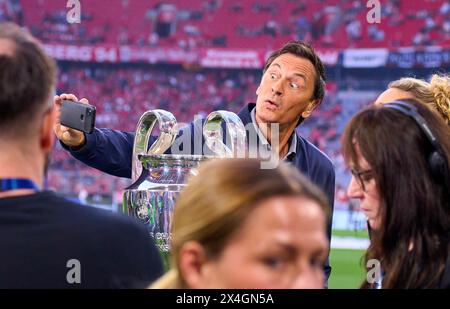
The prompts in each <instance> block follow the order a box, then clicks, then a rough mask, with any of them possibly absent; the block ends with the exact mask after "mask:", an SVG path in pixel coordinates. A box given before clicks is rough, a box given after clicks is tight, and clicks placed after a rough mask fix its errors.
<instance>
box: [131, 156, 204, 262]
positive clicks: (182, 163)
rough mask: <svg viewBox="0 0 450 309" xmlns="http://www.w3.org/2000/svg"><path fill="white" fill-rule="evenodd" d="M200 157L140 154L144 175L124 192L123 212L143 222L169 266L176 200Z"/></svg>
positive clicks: (197, 164)
mask: <svg viewBox="0 0 450 309" xmlns="http://www.w3.org/2000/svg"><path fill="white" fill-rule="evenodd" d="M207 159H209V158H208V157H206V156H200V155H187V156H186V155H140V156H139V160H140V162H141V163H142V168H143V170H142V174H141V176H140V177H139V179H138V180H137V181H136V182H135V183H133V184H132V185H131V186H130V187H129V188H127V190H126V191H125V193H124V199H123V212H124V213H125V214H128V215H129V216H132V217H135V218H136V219H138V220H139V221H140V222H142V223H143V224H144V225H145V226H146V228H147V231H148V233H149V235H150V236H151V237H152V238H153V239H154V241H155V244H156V246H157V247H158V249H159V251H160V253H161V257H162V259H163V264H164V268H165V269H168V267H169V258H170V248H171V239H172V237H171V230H172V217H173V210H174V205H175V201H176V199H177V197H178V195H179V194H180V192H181V191H182V190H183V188H184V187H185V186H186V182H187V180H188V179H189V177H191V176H195V175H196V173H197V167H198V166H199V164H200V163H201V162H203V161H205V160H207Z"/></svg>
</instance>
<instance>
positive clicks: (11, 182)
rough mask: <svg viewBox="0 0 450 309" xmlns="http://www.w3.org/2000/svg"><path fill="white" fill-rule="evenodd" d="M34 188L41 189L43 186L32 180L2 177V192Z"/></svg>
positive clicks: (0, 185) (0, 190) (0, 182)
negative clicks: (40, 186)
mask: <svg viewBox="0 0 450 309" xmlns="http://www.w3.org/2000/svg"><path fill="white" fill-rule="evenodd" d="M22 189H32V190H35V191H41V188H39V186H38V185H37V184H36V183H35V182H34V181H32V180H29V179H21V178H0V192H5V191H12V190H22Z"/></svg>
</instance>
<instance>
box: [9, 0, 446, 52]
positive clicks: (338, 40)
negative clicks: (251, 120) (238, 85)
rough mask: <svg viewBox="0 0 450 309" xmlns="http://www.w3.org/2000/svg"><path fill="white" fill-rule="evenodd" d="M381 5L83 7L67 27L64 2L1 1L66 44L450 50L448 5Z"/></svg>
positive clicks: (116, 3)
mask: <svg viewBox="0 0 450 309" xmlns="http://www.w3.org/2000/svg"><path fill="white" fill-rule="evenodd" d="M63 2H64V1H63ZM380 3H381V6H380V14H379V16H378V13H376V12H375V11H371V9H373V8H372V7H367V6H366V5H365V1H360V0H353V1H346V0H327V1H325V0H317V1H296V0H280V1H274V0H258V1H243V0H227V1H223V0H195V1H189V3H187V2H186V1H184V0H172V1H170V2H168V3H166V2H164V3H162V2H161V3H159V2H156V1H148V2H144V1H128V0H110V1H108V4H106V3H105V4H102V5H98V2H95V1H85V2H82V10H81V13H82V14H81V23H79V24H78V23H75V24H69V23H68V22H67V19H66V15H67V12H68V11H67V10H68V9H67V8H66V7H65V3H64V5H62V4H61V3H60V4H55V1H43V0H1V1H0V20H8V19H9V20H14V21H16V22H18V23H20V24H23V25H25V26H27V27H29V28H30V29H31V30H32V32H33V33H34V34H35V35H36V36H38V37H39V38H40V39H42V40H43V41H44V42H48V43H65V44H88V45H95V44H102V43H105V44H114V45H135V46H141V47H161V46H162V47H168V46H180V47H182V48H185V49H195V48H198V47H205V46H221V47H232V48H236V47H246V48H248V47H251V48H263V49H267V48H273V47H274V46H279V45H280V44H282V43H284V42H285V41H287V40H291V39H301V40H305V41H309V42H314V45H315V46H316V47H329V48H339V49H341V48H349V47H398V46H428V45H449V44H450V4H449V3H448V1H445V0H386V1H381V2H380ZM377 16H378V17H379V18H380V19H379V23H378V22H377V21H376V17H377ZM374 21H375V22H374Z"/></svg>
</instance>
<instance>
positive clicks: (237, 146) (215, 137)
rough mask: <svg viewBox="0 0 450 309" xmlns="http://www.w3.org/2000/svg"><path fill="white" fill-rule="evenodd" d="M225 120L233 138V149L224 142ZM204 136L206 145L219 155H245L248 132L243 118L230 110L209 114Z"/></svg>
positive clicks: (231, 144)
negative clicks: (223, 129) (223, 128)
mask: <svg viewBox="0 0 450 309" xmlns="http://www.w3.org/2000/svg"><path fill="white" fill-rule="evenodd" d="M223 121H225V125H226V129H227V132H228V134H229V137H230V138H231V141H230V142H231V143H230V146H231V149H230V148H229V147H228V146H227V145H226V144H224V143H223V136H222V122H223ZM203 136H204V137H205V142H206V145H207V146H208V147H209V149H211V151H212V152H214V154H215V155H217V156H219V157H229V158H231V157H240V158H243V157H244V156H245V151H246V146H247V143H246V133H245V127H244V124H243V123H242V120H241V119H240V118H239V117H238V116H237V115H236V114H235V113H232V112H229V111H223V110H219V111H215V112H212V113H211V114H209V115H208V117H207V118H206V120H205V124H204V125H203Z"/></svg>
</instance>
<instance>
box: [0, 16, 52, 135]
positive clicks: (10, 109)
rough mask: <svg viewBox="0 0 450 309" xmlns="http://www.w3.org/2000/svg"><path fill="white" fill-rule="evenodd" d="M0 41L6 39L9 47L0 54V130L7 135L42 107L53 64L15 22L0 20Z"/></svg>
mask: <svg viewBox="0 0 450 309" xmlns="http://www.w3.org/2000/svg"><path fill="white" fill-rule="evenodd" d="M0 40H8V41H10V42H11V49H12V50H11V51H8V52H6V53H5V52H2V53H1V54H0V111H1V112H0V130H1V131H2V133H6V134H9V132H15V130H16V129H18V128H21V127H23V126H26V124H27V123H29V122H30V120H32V119H35V118H34V117H35V115H36V114H37V113H40V111H42V112H43V111H44V110H45V105H46V104H48V102H49V101H48V100H49V99H50V97H49V96H50V95H51V93H52V91H53V89H54V87H55V81H56V64H55V62H54V60H52V59H51V58H50V57H48V56H47V55H46V54H45V52H44V50H43V49H42V48H41V47H40V46H39V43H38V42H37V40H36V39H34V38H33V37H32V36H31V34H29V33H28V32H27V31H26V30H24V29H22V28H20V27H19V26H17V25H15V24H12V23H0ZM47 106H48V107H50V104H48V105H47Z"/></svg>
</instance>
